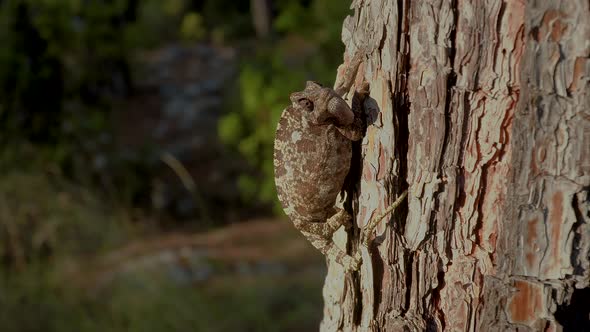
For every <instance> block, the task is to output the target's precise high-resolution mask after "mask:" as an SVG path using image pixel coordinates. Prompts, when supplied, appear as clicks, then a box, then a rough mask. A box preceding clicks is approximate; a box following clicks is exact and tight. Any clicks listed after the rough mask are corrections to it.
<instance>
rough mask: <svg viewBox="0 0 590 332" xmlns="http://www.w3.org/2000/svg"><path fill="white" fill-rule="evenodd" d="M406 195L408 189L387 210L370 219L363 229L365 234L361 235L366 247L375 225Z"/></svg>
mask: <svg viewBox="0 0 590 332" xmlns="http://www.w3.org/2000/svg"><path fill="white" fill-rule="evenodd" d="M406 196H408V191H407V190H404V192H403V193H402V194H401V195H400V196H399V197H398V198H397V200H396V201H395V202H393V204H391V205H390V206H389V207H388V208H387V209H385V211H383V212H382V213H381V214H380V215H378V216H377V217H375V218H373V219H371V220H370V221H369V223H368V224H367V225H366V226H365V228H364V229H363V231H362V232H363V234H362V236H361V241H362V244H363V245H364V246H365V247H368V246H369V238H370V236H371V234H372V233H373V230H375V227H377V225H378V224H379V222H380V221H381V220H382V219H383V218H385V216H387V215H388V214H389V213H391V212H393V211H394V210H395V209H396V208H397V207H398V206H399V205H400V204H401V202H402V201H403V200H404V198H406Z"/></svg>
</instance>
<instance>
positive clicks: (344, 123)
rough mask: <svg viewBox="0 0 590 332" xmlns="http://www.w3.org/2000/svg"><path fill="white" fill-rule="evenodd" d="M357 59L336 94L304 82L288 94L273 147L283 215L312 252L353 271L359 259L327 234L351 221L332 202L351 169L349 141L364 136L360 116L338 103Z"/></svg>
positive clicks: (354, 72)
mask: <svg viewBox="0 0 590 332" xmlns="http://www.w3.org/2000/svg"><path fill="white" fill-rule="evenodd" d="M359 60H360V58H359V59H356V60H355V61H357V63H355V64H353V66H354V67H355V68H352V70H349V72H348V73H347V75H346V76H350V77H348V78H346V79H345V80H344V82H343V83H342V84H341V86H340V87H337V88H336V89H335V90H333V89H331V88H326V87H322V86H320V85H319V84H317V83H315V82H307V86H306V88H305V90H304V91H302V92H296V93H293V94H292V95H291V101H292V105H291V106H289V107H287V109H285V110H284V111H283V114H282V115H281V118H280V120H279V124H278V127H277V132H276V137H275V148H274V166H275V182H276V186H277V192H278V196H279V200H280V201H281V203H282V205H283V208H284V210H285V213H286V214H287V216H289V218H290V219H291V220H292V221H293V223H294V225H295V227H296V228H297V229H299V230H300V231H301V232H302V233H303V235H305V237H306V238H308V239H309V240H310V241H311V243H312V244H313V245H314V246H315V247H316V248H318V249H319V250H320V251H321V252H322V253H323V254H324V255H326V256H328V257H330V258H332V259H334V260H335V261H336V262H338V263H341V264H342V265H343V266H345V267H346V268H348V269H356V268H358V265H359V264H360V258H358V257H356V258H355V257H352V256H350V255H347V254H346V253H344V252H343V251H341V250H340V249H339V248H338V247H337V246H335V244H334V242H333V240H332V234H333V233H334V231H336V230H337V229H338V228H339V227H340V226H342V225H344V226H349V225H350V220H351V217H350V216H349V215H348V213H346V212H345V211H344V210H341V209H338V208H336V207H335V206H334V204H335V203H336V199H337V196H338V193H339V192H340V191H342V189H343V184H344V179H345V178H346V175H347V174H348V171H349V169H350V163H351V157H352V142H351V141H352V140H359V139H361V138H362V137H363V134H364V121H363V119H362V112H360V110H357V109H355V111H353V110H352V109H351V108H350V107H349V106H348V105H347V103H346V102H345V101H344V99H342V96H343V94H344V93H346V92H348V90H349V89H350V87H351V85H352V81H353V79H354V75H355V74H356V70H357V68H358V65H359V64H360V61H359ZM355 103H357V104H360V103H358V101H356V100H355ZM353 108H354V107H353Z"/></svg>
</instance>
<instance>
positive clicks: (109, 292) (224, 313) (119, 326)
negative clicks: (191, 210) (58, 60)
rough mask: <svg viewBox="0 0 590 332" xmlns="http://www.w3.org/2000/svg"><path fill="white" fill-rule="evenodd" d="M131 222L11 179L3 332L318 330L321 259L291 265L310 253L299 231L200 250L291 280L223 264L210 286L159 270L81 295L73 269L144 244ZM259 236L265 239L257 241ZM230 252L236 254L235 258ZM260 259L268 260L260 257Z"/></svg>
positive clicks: (86, 201) (75, 196) (6, 203)
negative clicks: (274, 265)
mask: <svg viewBox="0 0 590 332" xmlns="http://www.w3.org/2000/svg"><path fill="white" fill-rule="evenodd" d="M126 215H127V214H126V213H125V212H124V211H119V210H117V209H114V208H111V207H109V206H107V205H105V203H104V202H102V201H101V200H100V199H99V198H98V197H97V196H95V195H94V194H93V193H92V192H91V191H88V190H85V189H84V188H80V187H78V186H75V185H73V184H71V183H69V182H68V181H66V180H65V179H63V178H62V177H60V176H57V175H51V174H47V173H42V172H37V173H35V172H32V171H19V172H9V173H5V174H4V175H3V179H2V181H0V258H1V259H2V264H1V265H0V330H1V331H3V332H11V331H14V332H17V331H18V332H29V331H31V332H33V331H48V332H51V331H56V332H57V331H80V332H90V331H214V332H217V331H219V332H222V331H309V330H316V329H317V326H318V324H319V320H320V318H321V312H322V299H321V285H322V277H323V270H322V269H321V263H322V260H321V259H318V257H316V256H311V255H308V254H303V255H304V256H306V257H308V258H309V257H311V258H309V259H307V260H303V261H301V260H297V259H293V257H288V254H289V253H291V256H301V255H302V254H301V253H298V251H297V250H308V249H309V248H308V247H309V245H307V244H305V245H298V244H297V243H299V242H293V241H304V239H303V238H302V237H300V236H299V235H298V234H296V233H295V232H293V233H289V232H286V231H285V230H286V229H289V230H290V229H291V227H288V228H281V227H274V226H273V227H270V228H269V227H265V226H264V224H263V223H254V224H250V225H249V224H244V226H242V228H239V227H240V226H238V227H229V228H228V230H227V231H224V230H223V229H218V230H216V231H214V232H212V233H211V235H210V236H209V235H203V234H200V235H198V236H199V238H198V239H199V241H200V242H199V243H204V244H205V245H207V244H208V243H211V244H210V245H211V246H214V248H213V249H211V250H213V251H215V250H216V251H215V252H217V253H218V255H222V253H224V252H228V253H236V252H237V253H240V252H242V251H246V249H248V252H252V253H253V255H254V256H252V257H251V258H250V259H251V260H256V259H260V261H262V262H264V261H266V260H268V259H272V260H274V261H278V262H279V263H280V264H283V265H284V266H285V269H284V270H282V271H283V272H280V271H279V272H278V273H277V272H276V271H275V272H271V273H260V272H257V273H243V272H240V270H239V269H235V268H233V267H235V264H238V263H240V262H241V260H243V258H241V257H242V256H239V255H238V256H236V257H234V256H231V257H225V258H223V257H221V258H219V259H218V258H215V259H214V260H213V261H212V262H211V264H212V265H213V266H219V265H225V266H226V268H220V269H219V271H221V273H216V274H214V275H213V277H211V278H209V279H207V280H205V281H199V282H190V283H188V284H187V283H179V282H178V281H175V280H174V279H173V278H170V277H169V276H168V275H167V273H158V270H159V272H165V271H164V269H165V268H164V267H159V268H158V267H157V268H156V269H153V268H152V269H137V270H133V271H131V272H124V273H120V274H119V275H118V277H117V278H116V279H114V280H113V281H112V282H110V283H109V284H108V285H107V286H106V287H103V288H101V289H100V290H98V291H89V290H88V289H86V288H83V287H77V286H75V285H76V283H74V282H72V280H71V279H70V278H69V274H68V273H64V271H67V270H68V267H71V266H75V267H76V269H78V270H81V271H85V270H90V269H91V267H93V266H94V265H93V263H94V262H96V261H97V259H96V257H104V256H109V255H112V253H117V252H120V250H121V248H124V247H125V245H126V244H128V243H129V242H130V241H131V242H132V241H140V240H141V239H138V236H137V234H142V233H141V231H137V230H136V229H135V228H137V227H138V226H130V223H131V222H130V221H129V220H128V218H127V217H126ZM274 222H275V223H280V222H281V221H274ZM285 225H286V226H288V225H287V224H286V223H285ZM254 228H257V229H258V230H257V231H258V232H260V234H263V235H253V234H254V233H253V232H256V231H255V230H254ZM271 228H272V232H271V231H269V229H271ZM248 230H250V231H248ZM240 234H243V235H240ZM150 241H151V240H148V242H150ZM229 245H233V246H236V247H235V249H237V250H233V251H232V250H229V249H231V248H229V247H228V246H229ZM306 245H307V247H306ZM253 246H258V247H257V248H258V249H259V250H253V249H255V248H254V247H253ZM242 248H243V249H242ZM258 252H268V253H269V256H268V257H258V256H256V255H257V253H258ZM312 252H313V251H312ZM273 253H274V254H275V256H272V255H273ZM314 253H315V252H314ZM232 255H233V254H232ZM270 256H272V257H271V258H269V257H270ZM133 259H137V260H141V259H142V257H137V258H133ZM305 264H307V266H304V265H305ZM310 264H311V265H313V266H310ZM318 264H320V265H318ZM318 267H320V268H318ZM122 271H125V269H123V268H122Z"/></svg>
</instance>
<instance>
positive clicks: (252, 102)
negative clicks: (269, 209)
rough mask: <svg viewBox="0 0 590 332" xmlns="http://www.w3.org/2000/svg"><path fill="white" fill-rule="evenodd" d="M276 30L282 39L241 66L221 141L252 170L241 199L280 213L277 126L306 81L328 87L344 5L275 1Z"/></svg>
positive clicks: (338, 56) (331, 0)
mask: <svg viewBox="0 0 590 332" xmlns="http://www.w3.org/2000/svg"><path fill="white" fill-rule="evenodd" d="M277 6H278V10H279V13H278V16H277V18H276V20H275V22H274V27H275V29H276V30H277V32H279V33H280V38H279V39H278V40H276V41H275V42H274V43H273V44H272V45H268V46H266V47H265V46H264V45H261V46H260V47H259V48H258V50H257V52H256V54H255V55H254V57H253V58H250V59H247V60H245V61H244V62H243V64H242V67H241V72H240V79H239V86H238V88H239V99H240V101H241V104H231V105H230V109H231V111H230V112H228V114H227V115H226V116H225V117H224V118H222V120H221V121H220V124H219V133H220V137H221V139H222V141H224V142H225V143H226V144H228V145H229V146H232V147H234V148H235V149H236V150H237V151H238V152H239V153H240V154H241V155H242V156H243V157H244V158H245V159H246V160H247V161H248V163H249V164H250V165H251V166H252V167H254V169H255V170H256V172H254V173H253V174H244V175H242V176H241V177H240V179H239V183H238V184H239V187H240V189H241V192H242V194H243V196H244V198H245V199H247V200H259V201H262V202H265V203H272V204H273V205H274V206H275V208H277V211H279V210H280V209H278V204H277V198H276V192H275V186H274V179H273V166H272V150H273V140H274V133H275V128H276V124H277V122H278V119H279V117H280V115H281V113H282V110H283V109H284V108H285V107H286V106H287V105H288V103H289V99H288V96H289V94H290V93H291V92H293V91H298V90H302V89H303V88H304V85H305V81H306V80H316V81H320V82H321V83H323V84H325V85H331V84H332V82H333V80H334V78H335V73H336V68H337V66H338V65H339V64H340V63H341V60H342V52H343V51H344V45H342V43H341V42H340V31H341V26H342V21H343V19H344V17H345V16H346V14H347V13H348V5H347V3H345V2H342V1H340V0H313V1H310V3H309V6H308V7H304V6H303V5H302V4H301V2H300V1H294V0H283V1H278V2H277Z"/></svg>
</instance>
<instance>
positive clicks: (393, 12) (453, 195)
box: [321, 0, 590, 331]
mask: <svg viewBox="0 0 590 332" xmlns="http://www.w3.org/2000/svg"><path fill="white" fill-rule="evenodd" d="M589 6H590V4H589V2H588V1H585V0H561V1H549V0H545V1H541V0H539V1H534V0H527V1H483V0H479V1H478V0H464V1H457V0H454V1H443V0H429V1H410V0H399V1H393V0H364V1H362V0H356V1H353V4H352V8H353V9H354V15H353V16H349V17H348V18H346V20H345V22H344V25H343V32H342V36H343V41H344V43H345V45H346V56H345V57H346V58H347V59H349V58H351V57H352V55H353V54H354V53H355V52H357V51H359V50H360V51H362V52H365V53H366V54H367V57H368V60H367V62H366V63H365V64H364V68H363V69H362V70H361V71H360V73H359V77H357V82H360V80H361V79H362V77H361V76H364V78H365V79H366V80H367V81H368V82H369V83H370V89H371V93H370V98H369V99H368V100H367V101H366V102H365V110H366V112H367V114H368V123H369V125H368V128H367V134H366V136H365V137H364V139H363V142H362V144H361V146H360V152H361V153H360V154H361V156H362V165H361V170H360V172H359V173H360V176H359V178H358V181H357V184H356V194H355V195H353V196H354V201H353V203H352V206H353V207H354V208H355V209H354V212H355V214H356V224H357V226H358V227H360V228H362V227H363V225H365V224H366V223H367V222H368V220H370V219H371V217H372V216H375V215H377V214H379V213H380V212H381V211H382V210H383V209H385V208H386V207H387V206H388V205H389V204H390V203H391V202H393V201H394V200H395V198H396V197H397V195H399V193H401V192H402V191H403V189H404V188H406V187H408V190H409V194H408V200H407V202H406V203H405V204H406V207H405V208H402V209H401V210H398V211H397V212H396V213H395V215H394V216H392V217H390V218H387V219H389V220H386V221H383V222H382V223H381V225H380V226H379V227H378V228H377V230H376V231H375V234H374V235H375V238H374V240H373V242H372V245H371V246H370V248H369V250H366V249H363V248H361V249H360V250H361V251H362V254H363V265H362V267H361V270H360V271H359V272H357V273H345V272H344V271H343V270H342V269H341V268H340V267H339V266H337V265H336V264H331V263H329V266H328V275H327V277H326V281H325V286H324V300H325V307H324V319H323V321H322V323H321V330H322V331H398V330H400V331H401V330H409V331H422V330H436V331H442V330H445V331H483V330H485V331H495V330H500V331H505V330H515V331H516V330H518V331H560V330H566V331H567V330H569V329H570V328H576V330H583V329H584V328H587V329H588V330H590V323H589V321H590V318H589V316H588V315H589V313H590V111H589V109H590V89H589V82H590V8H589ZM339 74H342V73H341V72H340V73H339ZM355 234H356V233H352V234H348V235H347V234H345V233H338V234H337V240H338V241H340V243H341V244H342V245H343V246H344V245H345V244H346V243H347V242H346V238H347V237H348V238H349V239H351V241H348V245H349V247H350V248H349V250H351V251H354V250H355V246H356V245H355V243H356V242H357V241H358V239H357V238H356V235H355ZM351 243H352V245H351Z"/></svg>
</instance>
